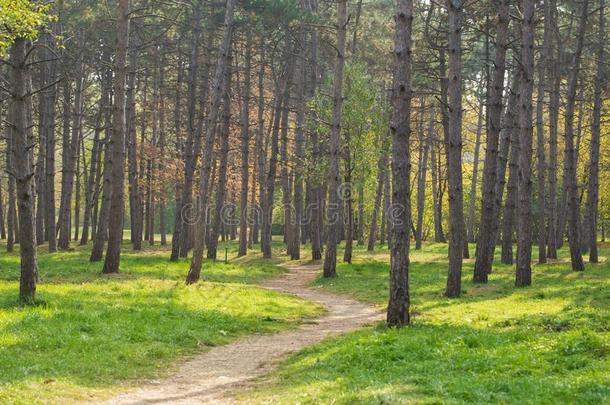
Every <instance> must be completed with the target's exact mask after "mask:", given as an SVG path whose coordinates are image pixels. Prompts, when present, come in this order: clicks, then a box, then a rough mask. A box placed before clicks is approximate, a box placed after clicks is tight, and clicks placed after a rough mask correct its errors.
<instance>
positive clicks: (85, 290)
mask: <svg viewBox="0 0 610 405" xmlns="http://www.w3.org/2000/svg"><path fill="white" fill-rule="evenodd" d="M227 247H228V248H229V252H230V259H231V260H230V261H229V263H228V264H224V263H222V262H217V263H210V262H207V263H205V265H204V268H203V271H202V282H200V283H198V284H197V285H195V286H189V287H187V286H185V285H184V277H185V276H186V272H187V270H188V262H187V261H180V262H177V263H170V262H169V261H168V257H169V252H168V250H167V249H165V248H159V247H157V248H147V249H146V250H145V251H144V252H138V253H134V252H130V251H129V250H128V249H126V250H125V251H124V253H123V255H122V262H121V273H120V274H118V275H112V276H105V275H101V274H100V270H101V267H102V263H93V264H92V263H89V262H88V257H89V248H87V247H85V248H77V249H76V250H75V251H72V252H60V253H56V254H53V255H50V254H48V253H44V252H41V253H40V255H39V268H40V283H39V287H38V294H37V305H35V306H30V307H22V306H20V305H19V304H18V300H17V295H18V269H19V256H18V253H14V254H6V253H5V252H4V246H0V249H1V250H2V253H1V254H0V403H32V402H45V403H48V402H53V403H58V402H65V401H69V400H81V399H87V398H90V397H96V398H97V397H106V396H108V395H110V394H112V393H113V392H116V391H117V390H122V389H125V388H127V387H130V386H134V385H136V384H138V383H139V382H141V381H142V380H144V379H147V378H153V377H158V376H162V375H165V374H167V373H168V372H169V371H171V370H172V369H173V366H174V365H175V364H176V361H178V360H179V359H180V358H183V357H184V356H187V355H190V354H193V353H196V352H201V351H204V350H206V348H207V347H210V346H216V345H221V344H225V343H228V342H230V341H232V340H234V339H236V338H237V337H239V336H242V335H244V334H252V333H271V332H275V331H278V330H283V329H286V328H290V327H293V326H295V325H297V324H298V323H299V321H300V320H302V319H304V318H308V317H312V316H315V315H318V314H320V312H321V309H320V308H319V307H317V306H316V305H314V304H311V303H308V302H305V301H302V300H299V299H297V298H294V297H291V296H288V295H283V294H279V293H274V292H270V291H267V290H263V289H260V288H256V287H255V286H254V285H253V284H255V283H257V282H260V281H262V280H264V279H265V278H269V277H277V276H279V275H280V274H281V273H282V272H283V271H284V270H283V269H282V268H280V267H278V266H276V265H275V264H274V262H271V261H264V260H262V259H260V256H259V255H256V254H254V255H252V256H251V257H248V258H247V259H235V258H234V252H235V246H234V244H229V245H227ZM221 248H222V250H221V251H219V253H220V252H222V254H221V255H219V256H222V257H224V246H222V247H221ZM42 250H43V249H41V251H42Z"/></svg>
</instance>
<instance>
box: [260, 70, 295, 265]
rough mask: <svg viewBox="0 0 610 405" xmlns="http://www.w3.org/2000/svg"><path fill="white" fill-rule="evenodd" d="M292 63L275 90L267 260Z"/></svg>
mask: <svg viewBox="0 0 610 405" xmlns="http://www.w3.org/2000/svg"><path fill="white" fill-rule="evenodd" d="M293 66H294V65H293V63H292V61H289V62H288V66H287V67H286V70H285V72H284V73H283V77H282V78H281V79H280V83H279V84H278V85H277V86H276V90H275V94H276V96H275V106H274V111H275V112H274V117H273V126H272V133H271V155H270V158H269V167H268V172H267V178H266V179H265V192H264V195H263V197H261V198H262V201H263V203H262V207H261V209H262V228H261V250H262V252H263V257H264V258H266V259H269V258H271V254H272V252H271V243H272V235H271V226H272V220H273V202H274V193H275V177H276V173H277V155H278V153H279V136H280V120H281V116H282V111H283V104H284V103H285V102H287V100H286V99H287V98H288V83H289V81H290V80H291V77H292V71H293Z"/></svg>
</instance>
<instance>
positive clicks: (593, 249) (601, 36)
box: [586, 0, 606, 263]
mask: <svg viewBox="0 0 610 405" xmlns="http://www.w3.org/2000/svg"><path fill="white" fill-rule="evenodd" d="M604 10H605V1H604V0H599V27H598V34H597V35H598V42H597V47H598V49H597V74H596V76H595V91H594V96H593V117H592V122H591V144H590V153H589V186H588V192H587V218H588V223H587V224H586V226H587V227H588V230H587V234H588V236H589V240H588V241H587V242H588V246H589V262H591V263H597V262H598V261H599V258H598V253H597V217H598V204H599V148H600V146H599V143H600V132H601V108H602V87H603V85H604V61H605V57H604V46H605V45H604V44H605V43H606V42H605V41H606V31H605V29H606V24H605V22H606V20H605V15H604Z"/></svg>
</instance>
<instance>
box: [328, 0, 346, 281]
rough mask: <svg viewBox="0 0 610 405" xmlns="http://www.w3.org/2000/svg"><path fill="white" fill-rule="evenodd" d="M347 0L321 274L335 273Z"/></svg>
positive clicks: (342, 0)
mask: <svg viewBox="0 0 610 405" xmlns="http://www.w3.org/2000/svg"><path fill="white" fill-rule="evenodd" d="M347 23H348V20H347V0H337V48H336V50H337V58H336V61H335V72H334V78H333V112H332V117H333V118H332V128H331V135H330V168H329V171H328V188H329V198H328V219H329V225H328V243H327V244H326V252H325V256H324V277H335V276H336V275H337V271H336V266H337V242H338V240H339V223H337V220H338V219H339V218H340V209H341V207H340V201H339V195H338V192H339V190H338V188H339V159H340V156H339V155H340V144H341V112H342V111H341V110H342V106H343V66H344V63H345V35H346V30H347Z"/></svg>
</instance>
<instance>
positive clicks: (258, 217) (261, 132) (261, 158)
mask: <svg viewBox="0 0 610 405" xmlns="http://www.w3.org/2000/svg"><path fill="white" fill-rule="evenodd" d="M260 48H261V54H260V61H259V63H260V68H259V71H258V106H257V114H258V128H257V130H256V140H255V146H256V158H257V164H256V171H257V173H258V207H256V208H257V209H256V210H253V211H252V212H253V214H254V218H253V222H254V224H253V226H252V243H253V244H255V243H258V241H259V230H260V226H261V222H262V213H261V211H260V209H259V208H261V207H262V204H263V199H264V197H265V188H266V185H265V173H266V167H265V161H266V159H267V157H266V153H265V147H264V143H265V142H264V139H263V138H264V136H265V51H264V50H265V39H264V36H261V42H260ZM252 203H254V200H253V201H252Z"/></svg>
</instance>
